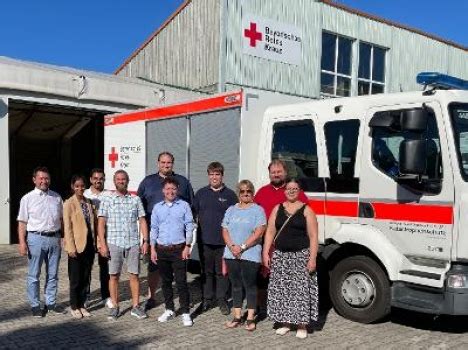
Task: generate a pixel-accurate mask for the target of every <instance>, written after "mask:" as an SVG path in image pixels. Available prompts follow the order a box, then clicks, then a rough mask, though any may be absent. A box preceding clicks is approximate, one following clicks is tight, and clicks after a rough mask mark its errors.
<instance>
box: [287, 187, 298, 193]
mask: <svg viewBox="0 0 468 350" xmlns="http://www.w3.org/2000/svg"><path fill="white" fill-rule="evenodd" d="M286 192H290V193H294V192H299V188H287V189H286Z"/></svg>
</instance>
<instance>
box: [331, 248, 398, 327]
mask: <svg viewBox="0 0 468 350" xmlns="http://www.w3.org/2000/svg"><path fill="white" fill-rule="evenodd" d="M330 298H331V300H332V303H333V306H334V308H335V310H336V312H338V313H339V314H340V315H341V316H343V317H345V318H347V319H350V320H352V321H356V322H360V323H372V322H375V321H378V320H380V319H382V318H383V317H385V316H386V315H388V314H389V313H390V283H389V281H388V278H387V275H386V274H385V272H384V271H383V270H382V268H381V267H380V265H379V264H377V263H376V262H375V261H374V260H372V259H371V258H369V257H367V256H354V257H350V258H346V259H344V260H342V261H340V262H339V263H338V264H336V266H335V267H334V268H333V270H332V271H331V273H330Z"/></svg>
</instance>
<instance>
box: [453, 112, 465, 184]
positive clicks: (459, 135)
mask: <svg viewBox="0 0 468 350" xmlns="http://www.w3.org/2000/svg"><path fill="white" fill-rule="evenodd" d="M449 109H450V115H451V117H452V125H453V131H454V136H455V146H456V148H457V153H458V162H459V164H460V171H461V174H462V176H463V179H464V180H465V181H468V104H467V103H451V104H450V106H449Z"/></svg>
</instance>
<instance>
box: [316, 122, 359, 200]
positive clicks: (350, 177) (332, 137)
mask: <svg viewBox="0 0 468 350" xmlns="http://www.w3.org/2000/svg"><path fill="white" fill-rule="evenodd" d="M324 130H325V140H326V145H327V155H328V167H329V171H330V178H329V179H327V192H336V193H358V192H359V179H357V178H354V167H355V165H356V151H357V144H358V137H359V120H357V119H355V120H340V121H333V122H328V123H326V124H325V128H324Z"/></svg>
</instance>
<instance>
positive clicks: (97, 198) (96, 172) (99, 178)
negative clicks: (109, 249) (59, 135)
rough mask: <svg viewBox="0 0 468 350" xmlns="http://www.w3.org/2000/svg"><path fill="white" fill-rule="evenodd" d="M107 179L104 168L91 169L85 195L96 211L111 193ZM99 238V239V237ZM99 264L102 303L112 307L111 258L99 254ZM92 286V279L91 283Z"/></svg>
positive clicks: (87, 299)
mask: <svg viewBox="0 0 468 350" xmlns="http://www.w3.org/2000/svg"><path fill="white" fill-rule="evenodd" d="M105 180H106V175H105V174H104V170H102V169H100V168H94V169H92V170H91V173H90V175H89V182H90V183H91V186H90V187H89V188H88V189H87V190H85V191H84V196H85V197H86V198H88V199H90V200H91V202H92V203H93V206H94V208H95V209H96V213H97V211H98V210H99V204H101V201H102V199H103V198H104V197H105V196H108V195H109V191H105V190H104V182H105ZM97 239H99V238H98V237H97ZM96 243H97V244H96V245H97V248H98V249H99V246H100V244H99V242H98V241H97V242H96ZM98 264H99V281H100V284H101V305H104V304H105V305H106V306H107V307H108V308H110V309H111V308H112V307H113V305H112V301H111V299H110V293H109V259H108V258H105V257H103V256H102V255H101V254H98ZM89 285H90V286H91V281H90V283H89ZM90 292H91V291H89V290H88V295H87V298H86V304H89V294H90Z"/></svg>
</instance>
